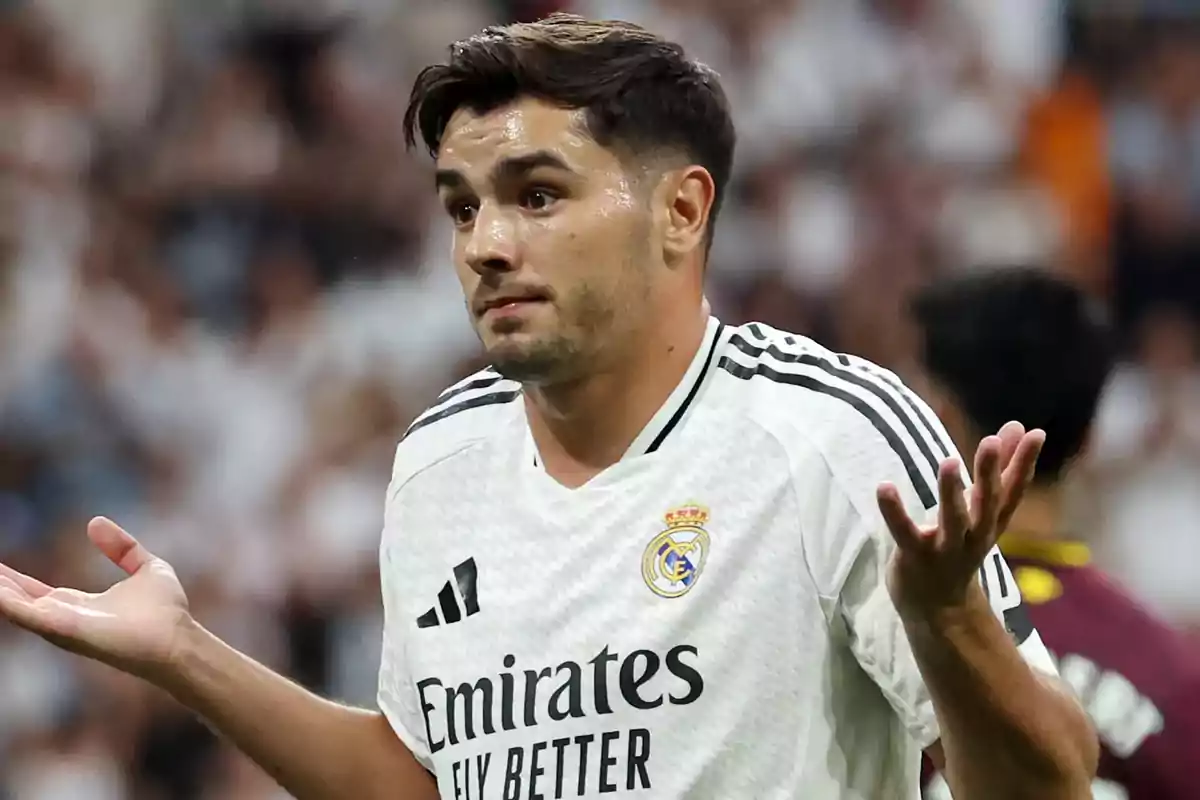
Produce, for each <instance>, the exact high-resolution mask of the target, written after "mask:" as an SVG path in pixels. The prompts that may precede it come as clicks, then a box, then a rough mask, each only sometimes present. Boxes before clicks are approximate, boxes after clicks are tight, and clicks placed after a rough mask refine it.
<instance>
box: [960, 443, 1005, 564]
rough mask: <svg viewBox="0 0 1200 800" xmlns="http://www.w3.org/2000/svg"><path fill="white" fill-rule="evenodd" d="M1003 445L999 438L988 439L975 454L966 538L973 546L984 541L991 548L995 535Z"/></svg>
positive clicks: (980, 444) (998, 509) (998, 508)
mask: <svg viewBox="0 0 1200 800" xmlns="http://www.w3.org/2000/svg"><path fill="white" fill-rule="evenodd" d="M1002 448H1003V442H1002V441H1001V439H1000V437H999V436H988V437H986V438H984V440H983V441H981V442H980V443H979V447H978V449H977V450H976V451H975V483H974V485H973V486H972V487H971V508H970V511H969V513H970V519H971V522H970V527H969V529H968V534H967V535H968V536H970V537H971V539H972V540H973V542H974V543H975V544H980V543H981V540H986V544H987V546H988V547H991V545H992V540H993V539H995V536H996V533H995V531H996V520H997V518H998V516H999V513H1000V459H1001V452H1000V451H1001V449H1002Z"/></svg>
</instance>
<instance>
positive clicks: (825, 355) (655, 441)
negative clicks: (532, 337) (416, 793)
mask: <svg viewBox="0 0 1200 800" xmlns="http://www.w3.org/2000/svg"><path fill="white" fill-rule="evenodd" d="M953 452H954V450H953V445H952V444H951V442H950V440H949V438H948V437H947V435H946V433H945V431H944V430H943V429H942V427H941V425H940V423H939V422H938V421H937V419H936V418H935V417H934V415H933V414H932V413H931V412H930V410H929V409H928V407H927V406H925V405H924V404H923V403H922V402H921V400H919V399H918V398H916V397H915V396H914V395H913V394H912V393H911V392H909V391H908V390H907V389H905V388H904V387H903V386H902V385H901V384H900V383H899V381H898V380H897V379H896V378H895V377H894V376H893V375H891V374H890V373H888V372H886V371H884V370H881V369H879V368H878V367H875V366H873V365H871V364H869V363H867V362H864V361H862V360H859V359H854V358H851V357H848V356H843V355H838V354H835V353H832V352H829V351H828V350H826V349H824V348H822V347H820V346H819V345H816V344H815V343H813V342H812V341H810V340H808V339H804V338H802V337H798V336H791V335H788V334H785V333H781V332H779V331H776V330H773V329H771V328H768V327H767V326H764V325H758V324H751V325H747V326H744V327H741V328H731V327H727V326H723V325H721V324H720V323H719V322H717V321H716V320H712V321H710V324H709V327H708V330H707V334H706V337H705V340H704V342H703V345H702V346H701V348H700V349H699V351H698V352H697V354H696V357H695V360H694V362H693V364H692V366H691V367H690V368H689V369H688V371H687V373H686V375H685V376H684V378H683V380H682V382H681V383H680V385H679V386H678V388H677V389H675V391H674V392H673V393H672V395H671V397H670V398H669V400H668V401H667V403H666V404H665V405H664V406H663V408H662V409H661V410H660V411H659V412H658V413H657V414H656V415H655V416H654V418H653V419H652V420H651V421H650V423H649V424H648V426H647V427H646V429H645V430H644V431H643V432H642V433H641V435H639V436H638V438H637V440H636V441H635V442H634V443H633V446H632V447H631V448H630V450H629V452H628V453H627V454H626V456H625V457H624V458H623V459H622V460H621V461H619V462H618V463H616V464H615V465H613V466H611V467H610V468H608V469H606V470H604V471H603V472H602V473H601V474H599V475H598V476H597V477H595V478H594V479H593V480H591V481H590V482H588V483H587V484H586V485H584V486H583V487H581V488H577V489H568V488H565V487H563V486H562V485H561V484H559V483H557V482H556V481H554V480H553V479H552V478H550V477H549V476H548V475H547V474H546V473H545V472H544V471H543V469H542V468H541V466H540V465H539V462H538V458H537V452H536V449H535V447H534V444H533V440H532V437H531V435H530V433H529V429H528V426H527V424H526V418H525V410H524V405H523V403H522V401H521V390H520V387H519V386H518V385H517V384H515V383H511V382H509V381H506V380H503V379H501V378H500V376H498V375H496V374H495V373H492V372H487V371H485V372H482V373H480V374H478V375H476V376H474V377H473V378H471V379H468V380H466V381H464V382H462V383H460V384H458V385H457V386H455V387H452V388H451V389H450V390H448V391H447V392H445V393H444V394H443V395H442V397H441V398H440V399H439V400H438V402H437V404H436V405H435V406H434V407H433V408H431V409H430V410H429V411H427V412H426V413H425V414H424V415H422V416H421V417H419V418H418V419H417V421H416V422H415V423H414V424H413V425H412V427H411V428H410V430H409V432H408V433H407V435H406V437H405V439H404V441H403V442H402V443H401V445H400V447H399V449H398V451H397V455H396V463H395V470H394V474H393V477H392V483H391V487H390V489H389V491H388V498H387V508H386V521H385V530H384V535H383V544H382V549H381V575H382V582H383V593H384V604H385V610H386V631H385V635H384V638H385V642H384V654H383V663H382V667H381V670H380V689H379V702H380V706H381V708H382V709H383V711H384V713H385V714H386V715H387V717H388V719H389V720H390V721H391V723H392V725H393V726H394V728H395V730H396V732H397V734H398V735H399V736H400V738H401V739H402V740H403V741H404V742H405V744H406V745H407V746H408V747H409V748H410V749H411V750H412V751H413V753H414V754H415V755H416V757H417V758H418V759H419V760H420V761H421V762H422V763H423V764H425V765H426V767H427V768H428V769H429V770H431V771H432V772H433V773H434V774H435V775H436V777H437V781H438V786H439V789H440V792H441V795H442V797H445V798H471V799H472V800H482V799H484V798H487V799H488V800H501V798H580V797H587V798H596V797H601V796H602V795H607V794H617V795H631V796H639V797H653V798H664V799H665V800H674V799H675V798H714V800H715V799H717V798H720V799H721V800H731V799H735V798H736V799H737V800H750V799H751V798H778V799H779V800H789V799H791V798H796V799H797V800H799V799H800V798H814V797H819V798H822V800H838V798H863V799H864V800H866V799H867V798H869V799H870V800H878V798H889V800H891V799H895V800H900V799H901V798H910V797H911V798H915V797H917V796H918V772H919V756H920V752H921V749H922V748H924V747H926V746H928V745H930V744H932V743H933V742H934V741H936V740H937V738H938V727H937V720H936V718H935V716H934V711H933V706H932V704H931V701H930V698H929V694H928V692H927V691H926V689H925V686H924V685H923V683H922V679H921V676H920V674H919V672H918V670H917V667H916V664H915V662H914V659H913V656H912V654H911V652H910V650H909V647H908V642H907V639H906V638H905V635H904V630H903V628H902V626H901V623H900V620H899V618H898V616H897V614H896V612H895V610H894V608H893V606H892V604H891V601H890V599H889V597H888V594H887V591H886V588H885V585H884V567H885V564H886V563H887V558H888V554H889V552H890V550H891V548H892V546H893V545H892V543H891V538H890V535H889V534H888V532H887V530H886V528H885V527H884V525H883V521H882V518H881V516H880V514H879V511H878V506H877V505H876V499H875V492H876V487H877V486H878V485H879V484H880V483H881V482H884V481H890V482H892V483H895V484H896V485H897V486H898V487H899V488H900V490H901V493H902V495H903V496H904V498H905V500H906V502H907V505H908V508H909V510H910V513H912V514H914V515H915V516H916V517H917V518H918V519H926V518H928V517H929V515H931V514H933V513H934V510H935V504H936V491H937V490H936V473H937V466H938V462H939V461H940V460H941V459H943V458H945V457H947V456H949V455H952V454H953ZM984 573H985V577H984V581H985V588H987V589H988V590H989V596H990V597H991V598H992V601H993V606H994V607H995V608H996V610H997V612H998V613H1000V614H1003V615H1004V616H1005V618H1006V620H1007V622H1008V624H1009V629H1010V631H1012V632H1013V634H1014V636H1015V637H1016V638H1017V639H1018V642H1019V644H1020V646H1021V649H1022V652H1023V653H1025V654H1026V657H1027V658H1028V659H1029V660H1031V662H1033V663H1035V664H1036V665H1037V666H1039V667H1040V668H1043V669H1046V670H1048V671H1053V666H1052V664H1051V662H1050V659H1049V656H1048V654H1047V653H1046V652H1045V649H1044V648H1043V647H1042V645H1041V642H1040V640H1039V639H1038V637H1037V635H1036V633H1034V632H1033V630H1032V628H1030V627H1029V625H1028V623H1027V622H1026V621H1024V620H1025V619H1027V618H1025V617H1023V615H1022V614H1021V613H1020V612H1021V611H1023V609H1022V608H1021V607H1020V606H1019V603H1020V597H1019V593H1018V590H1017V588H1016V583H1015V581H1013V579H1012V576H1011V574H1010V573H1009V572H1008V569H1007V567H1006V566H1005V565H1004V563H1003V561H1002V559H1001V558H1000V557H999V555H998V554H996V555H995V557H994V558H989V559H988V562H987V564H986V566H985V570H984Z"/></svg>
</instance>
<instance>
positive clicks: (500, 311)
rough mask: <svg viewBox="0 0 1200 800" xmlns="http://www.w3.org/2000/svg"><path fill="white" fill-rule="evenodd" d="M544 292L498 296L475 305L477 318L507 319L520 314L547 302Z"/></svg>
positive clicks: (547, 298)
mask: <svg viewBox="0 0 1200 800" xmlns="http://www.w3.org/2000/svg"><path fill="white" fill-rule="evenodd" d="M549 299H550V298H549V297H548V296H547V295H546V294H545V293H544V292H537V291H526V292H519V293H514V294H505V295H499V296H497V297H493V298H490V299H488V300H485V301H484V302H482V303H479V304H478V305H477V308H478V312H477V313H478V314H479V316H481V317H482V316H491V317H507V316H512V315H514V314H520V313H522V312H523V311H526V310H527V309H529V308H531V307H533V306H536V305H541V304H542V303H546V302H549Z"/></svg>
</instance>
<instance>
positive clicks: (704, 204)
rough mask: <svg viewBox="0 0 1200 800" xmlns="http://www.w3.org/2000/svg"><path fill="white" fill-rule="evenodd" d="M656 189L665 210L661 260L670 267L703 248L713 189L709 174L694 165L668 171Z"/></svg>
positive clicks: (702, 168) (713, 193) (714, 192)
mask: <svg viewBox="0 0 1200 800" xmlns="http://www.w3.org/2000/svg"><path fill="white" fill-rule="evenodd" d="M660 189H661V190H662V191H663V195H664V196H663V201H664V204H665V209H666V215H665V224H666V230H664V231H663V237H662V242H663V259H664V261H666V263H667V266H669V267H674V266H675V265H676V264H679V263H682V262H683V261H684V260H685V259H686V257H687V256H690V255H692V254H693V253H695V252H696V251H697V250H703V249H704V235H705V231H706V230H707V229H708V216H709V213H710V212H711V211H712V204H713V198H714V197H715V196H716V189H715V186H714V184H713V179H712V175H710V174H709V173H708V170H706V169H705V168H704V167H701V166H697V165H691V166H688V167H684V168H683V169H677V170H672V171H670V172H668V173H667V174H666V176H665V179H664V181H663V185H662V186H661V187H660Z"/></svg>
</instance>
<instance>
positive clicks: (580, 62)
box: [404, 14, 736, 244]
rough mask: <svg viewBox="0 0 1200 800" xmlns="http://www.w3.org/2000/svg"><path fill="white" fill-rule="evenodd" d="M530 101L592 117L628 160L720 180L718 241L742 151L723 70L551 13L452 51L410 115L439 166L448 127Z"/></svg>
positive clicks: (623, 28) (623, 26)
mask: <svg viewBox="0 0 1200 800" xmlns="http://www.w3.org/2000/svg"><path fill="white" fill-rule="evenodd" d="M521 97H533V98H537V99H540V100H543V101H546V102H549V103H553V104H555V105H558V106H561V107H562V108H566V109H581V110H583V112H584V118H585V124H586V130H587V133H588V135H589V136H591V138H592V139H593V140H594V141H595V142H596V143H597V144H599V145H600V146H601V147H605V148H607V149H609V150H612V151H613V152H615V153H617V154H618V155H619V156H623V157H629V156H633V157H654V156H657V155H681V156H683V157H685V158H687V159H689V160H690V162H691V163H694V164H698V165H700V166H702V167H704V168H705V169H707V170H708V172H709V173H710V174H711V175H712V179H713V183H714V185H715V197H714V199H713V205H712V210H711V212H710V214H709V223H708V230H707V232H706V238H707V241H708V243H710V244H711V241H712V230H713V225H714V223H715V222H716V219H717V215H718V212H719V211H720V208H721V203H722V199H723V197H724V194H725V187H726V184H728V182H729V176H730V172H731V171H732V167H733V151H734V146H735V143H736V134H735V132H734V126H733V120H732V118H731V116H730V113H729V103H728V100H727V98H726V96H725V92H724V90H723V89H722V88H721V85H720V81H719V80H718V78H717V75H716V73H715V72H713V71H712V70H711V69H709V68H708V67H706V66H704V65H702V64H700V63H698V62H695V61H692V60H690V59H689V58H688V57H687V56H686V55H685V53H684V51H683V48H682V47H681V46H679V45H678V44H675V43H673V42H669V41H667V40H665V39H663V38H661V37H659V36H656V35H654V34H652V33H650V32H649V31H647V30H645V29H644V28H641V27H639V26H637V25H634V24H632V23H629V22H619V21H603V22H600V21H592V20H587V19H584V18H582V17H578V16H574V15H571V14H552V15H550V16H548V17H546V18H545V19H542V20H540V21H538V22H527V23H517V24H513V25H505V26H495V27H489V28H486V29H484V30H483V31H482V32H480V33H478V34H476V35H474V36H471V37H470V38H467V39H463V40H461V41H458V42H455V43H454V44H452V45H450V58H449V60H448V61H447V63H445V64H435V65H432V66H429V67H426V68H425V69H424V70H422V71H421V73H420V75H418V76H417V79H416V82H415V83H414V85H413V90H412V95H411V97H410V99H409V104H408V110H407V111H406V112H405V115H404V131H405V138H406V140H407V142H408V145H409V147H410V148H411V147H413V146H415V145H416V143H417V140H418V138H420V140H421V141H422V142H423V143H424V144H425V146H426V147H427V148H428V150H429V152H430V154H431V155H433V156H434V157H435V158H436V156H437V152H438V149H439V148H440V146H441V142H442V136H443V134H444V132H445V130H446V125H447V124H448V123H449V121H450V118H451V117H452V116H453V115H454V113H455V111H457V110H458V109H459V108H462V107H466V108H469V109H470V110H471V111H473V112H475V113H477V114H484V113H487V112H489V111H492V110H494V109H497V108H500V107H502V106H504V105H507V104H508V103H511V102H512V101H514V100H517V99H518V98H521Z"/></svg>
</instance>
